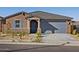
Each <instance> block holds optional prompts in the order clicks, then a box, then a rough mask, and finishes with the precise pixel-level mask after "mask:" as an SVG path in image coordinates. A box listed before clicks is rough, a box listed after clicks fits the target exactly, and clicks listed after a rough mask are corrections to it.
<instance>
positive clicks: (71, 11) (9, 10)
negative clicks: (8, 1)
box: [0, 7, 79, 21]
mask: <svg viewBox="0 0 79 59" xmlns="http://www.w3.org/2000/svg"><path fill="white" fill-rule="evenodd" d="M21 11H25V12H33V11H45V12H49V13H54V14H59V15H64V16H69V17H72V18H74V19H73V20H75V21H79V7H0V16H2V17H6V16H8V15H11V14H14V13H17V12H21Z"/></svg>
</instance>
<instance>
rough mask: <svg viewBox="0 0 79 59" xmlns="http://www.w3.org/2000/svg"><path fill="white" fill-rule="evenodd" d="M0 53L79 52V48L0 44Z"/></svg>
mask: <svg viewBox="0 0 79 59" xmlns="http://www.w3.org/2000/svg"><path fill="white" fill-rule="evenodd" d="M0 52H79V46H63V45H26V44H0Z"/></svg>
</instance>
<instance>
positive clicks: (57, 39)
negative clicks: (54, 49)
mask: <svg viewBox="0 0 79 59" xmlns="http://www.w3.org/2000/svg"><path fill="white" fill-rule="evenodd" d="M42 41H43V42H47V43H57V44H58V43H66V42H70V44H71V45H72V44H73V45H75V44H76V45H79V40H77V39H75V38H73V37H72V36H71V35H70V34H63V33H55V34H44V35H43V39H42ZM70 44H67V45H70Z"/></svg>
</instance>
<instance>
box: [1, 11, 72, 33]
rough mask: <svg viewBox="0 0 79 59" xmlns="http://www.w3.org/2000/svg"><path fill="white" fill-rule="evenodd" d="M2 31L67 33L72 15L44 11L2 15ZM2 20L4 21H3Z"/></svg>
mask: <svg viewBox="0 0 79 59" xmlns="http://www.w3.org/2000/svg"><path fill="white" fill-rule="evenodd" d="M0 18H1V19H2V20H0V25H2V26H0V31H7V30H11V31H24V32H28V33H36V32H42V33H48V32H50V33H67V32H68V31H69V30H68V29H69V27H68V22H69V21H71V19H72V18H71V17H67V16H62V15H57V14H52V13H48V12H43V11H35V12H30V13H26V12H19V13H16V14H13V15H10V16H7V17H5V18H2V17H0ZM1 22H2V23H1Z"/></svg>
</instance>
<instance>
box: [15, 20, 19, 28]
mask: <svg viewBox="0 0 79 59" xmlns="http://www.w3.org/2000/svg"><path fill="white" fill-rule="evenodd" d="M15 28H20V20H16V21H15Z"/></svg>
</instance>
